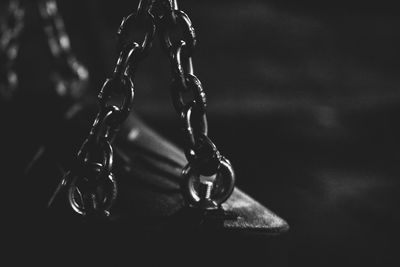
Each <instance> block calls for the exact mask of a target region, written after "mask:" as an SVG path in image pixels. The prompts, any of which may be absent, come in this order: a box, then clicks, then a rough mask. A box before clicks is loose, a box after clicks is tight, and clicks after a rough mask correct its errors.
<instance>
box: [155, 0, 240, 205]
mask: <svg viewBox="0 0 400 267" xmlns="http://www.w3.org/2000/svg"><path fill="white" fill-rule="evenodd" d="M162 3H164V4H163V6H164V13H163V14H158V16H156V18H157V27H158V30H159V31H160V32H159V38H160V43H161V45H162V47H163V48H164V50H165V51H166V53H167V55H168V57H169V60H170V64H171V73H172V82H171V97H172V103H173V106H174V108H175V110H176V112H177V113H178V114H179V115H180V118H181V121H182V125H183V130H184V134H185V137H186V149H185V153H186V158H187V160H188V164H187V165H186V166H185V168H184V169H183V171H182V175H183V178H184V180H183V184H182V190H183V194H184V195H185V196H186V199H187V201H188V203H189V204H190V205H192V206H194V207H198V208H201V209H217V208H220V206H221V204H222V203H223V202H224V201H226V200H227V199H228V198H229V196H230V195H231V194H232V191H233V189H234V184H235V174H234V171H233V168H232V165H231V163H230V162H229V161H228V160H227V159H226V158H225V157H223V156H222V155H221V154H220V152H219V151H218V149H217V147H216V145H215V144H214V143H213V142H212V140H211V139H210V138H209V137H208V123H207V116H206V106H207V100H206V94H205V92H204V90H203V86H202V84H201V82H200V80H199V79H198V78H197V76H196V75H195V73H194V70H193V60H192V56H193V54H194V50H195V47H196V44H197V39H196V34H195V30H194V27H193V25H192V22H191V21H190V18H189V17H188V15H187V14H186V13H185V12H183V11H182V10H179V9H178V6H177V3H176V1H171V0H169V1H167V0H165V1H162ZM159 5H160V4H159Z"/></svg>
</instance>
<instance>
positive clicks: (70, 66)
mask: <svg viewBox="0 0 400 267" xmlns="http://www.w3.org/2000/svg"><path fill="white" fill-rule="evenodd" d="M38 10H39V14H40V16H41V18H42V22H43V28H44V32H45V34H46V36H47V42H48V45H49V48H50V52H51V54H52V55H53V57H54V60H55V62H54V64H55V68H54V69H55V71H54V72H53V74H52V75H51V79H52V81H53V82H54V84H55V88H56V91H57V93H58V94H60V95H62V96H63V95H69V96H72V97H74V98H77V97H79V96H81V95H82V94H83V92H84V91H85V89H86V87H87V84H88V80H89V72H88V70H87V69H86V67H85V66H84V65H83V64H82V63H80V62H79V61H78V60H77V58H76V57H75V55H74V54H73V53H72V50H71V44H70V39H69V36H68V34H67V32H66V30H65V25H64V20H63V18H62V17H61V15H60V14H59V11H58V6H57V2H56V1H55V0H39V1H38Z"/></svg>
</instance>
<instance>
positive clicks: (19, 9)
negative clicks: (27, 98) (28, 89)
mask: <svg viewBox="0 0 400 267" xmlns="http://www.w3.org/2000/svg"><path fill="white" fill-rule="evenodd" d="M24 17H25V8H24V7H23V6H22V5H21V2H20V1H19V0H12V1H10V2H8V4H7V6H6V14H5V16H4V18H3V20H2V21H0V62H1V65H0V95H1V96H2V97H3V98H5V99H10V98H11V97H12V95H13V94H14V92H15V90H16V88H17V86H18V76H17V72H16V59H17V56H18V51H19V41H20V38H21V32H22V30H23V28H24V26H25V23H24Z"/></svg>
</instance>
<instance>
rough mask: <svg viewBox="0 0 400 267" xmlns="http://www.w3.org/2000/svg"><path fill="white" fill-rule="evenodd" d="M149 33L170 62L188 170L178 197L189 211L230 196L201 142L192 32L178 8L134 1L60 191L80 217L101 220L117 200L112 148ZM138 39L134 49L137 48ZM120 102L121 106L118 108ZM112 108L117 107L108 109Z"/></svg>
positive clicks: (227, 177) (220, 166)
mask: <svg viewBox="0 0 400 267" xmlns="http://www.w3.org/2000/svg"><path fill="white" fill-rule="evenodd" d="M156 26H157V28H158V33H159V37H160V40H161V44H162V46H163V48H164V50H165V51H166V52H167V54H168V56H169V59H170V62H171V70H172V82H171V95H172V101H173V105H174V107H175V109H176V111H177V113H178V114H179V115H180V118H181V121H182V124H183V126H184V127H183V128H184V132H185V139H186V142H185V143H186V149H185V154H186V157H187V160H188V164H187V165H186V166H185V167H184V168H183V171H182V176H183V184H182V190H183V194H184V196H185V197H186V200H187V201H188V203H189V205H191V206H194V207H198V208H201V209H203V210H214V209H219V208H220V207H221V204H222V203H223V202H225V201H226V200H227V199H228V198H229V196H230V195H231V194H232V192H233V189H234V185H235V175H234V172H233V168H232V165H231V164H230V162H229V161H228V160H227V159H226V158H225V157H224V156H222V155H221V153H220V152H219V151H218V149H217V147H216V146H215V144H214V143H213V142H212V141H211V139H210V138H209V137H208V124H207V116H206V96H205V92H204V90H203V87H202V85H201V82H200V80H199V79H198V78H197V76H196V75H195V74H194V70H193V64H192V56H193V53H194V49H195V46H196V35H195V31H194V28H193V25H192V23H191V21H190V19H189V17H188V16H187V15H186V13H185V12H183V11H181V10H179V9H178V7H177V3H176V1H172V0H160V1H157V0H141V1H140V3H139V6H138V9H137V12H136V13H132V14H130V15H128V16H127V17H125V18H124V19H123V20H122V23H121V26H120V28H119V30H118V38H119V40H118V47H117V48H118V51H119V57H118V60H117V64H116V67H115V69H114V72H113V75H112V76H111V78H109V79H107V80H106V82H105V83H104V85H103V87H102V89H101V91H100V94H99V96H98V100H99V112H98V114H97V117H96V119H95V121H94V123H93V126H92V128H91V131H90V133H89V135H88V137H87V138H86V140H85V141H84V143H83V145H82V146H81V148H80V150H79V152H78V155H77V159H76V164H75V165H74V166H73V168H72V170H71V171H69V172H68V173H67V174H66V176H65V177H64V178H63V180H62V182H61V186H60V187H59V188H61V187H62V186H66V185H69V186H68V199H69V203H70V205H71V207H72V208H73V209H74V210H75V211H76V212H77V213H79V214H82V215H93V214H94V215H99V214H100V215H106V216H107V215H109V214H110V209H111V207H112V205H113V203H114V201H115V199H116V197H117V191H118V190H117V181H116V179H115V178H114V176H113V174H112V167H113V147H112V141H113V139H114V137H115V135H116V133H117V131H118V129H119V127H120V125H121V124H122V123H123V122H124V121H125V119H126V118H127V116H128V115H129V112H130V109H131V105H132V101H133V96H134V88H133V82H132V77H133V75H134V73H135V70H136V65H137V63H138V61H140V60H142V59H143V58H144V57H145V56H146V55H147V54H148V52H149V49H150V48H151V46H152V43H153V39H154V35H155V32H156ZM138 35H141V38H139V39H140V40H142V41H141V42H137V39H138V37H137V36H138ZM113 96H118V97H119V98H114V99H113ZM121 98H122V101H117V100H118V99H121ZM116 101H117V102H120V105H116V104H114V103H115V102H116ZM56 194H57V192H56ZM51 201H52V200H51ZM51 201H50V203H51Z"/></svg>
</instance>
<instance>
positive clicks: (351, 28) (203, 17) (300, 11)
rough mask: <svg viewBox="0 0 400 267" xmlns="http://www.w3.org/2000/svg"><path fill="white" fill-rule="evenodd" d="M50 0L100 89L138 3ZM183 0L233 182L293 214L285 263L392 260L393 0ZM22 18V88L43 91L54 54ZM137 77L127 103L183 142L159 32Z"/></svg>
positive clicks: (399, 195)
mask: <svg viewBox="0 0 400 267" xmlns="http://www.w3.org/2000/svg"><path fill="white" fill-rule="evenodd" d="M58 2H59V9H60V13H61V15H62V16H63V18H64V20H65V26H66V30H67V32H68V33H69V35H70V38H71V45H72V49H73V51H74V53H75V54H76V56H77V58H78V59H79V60H80V61H81V62H82V63H83V64H84V65H85V66H87V68H88V70H89V72H90V88H89V90H90V93H91V94H93V95H95V94H97V92H98V90H100V88H101V85H102V84H103V82H104V80H105V78H106V77H107V76H108V75H110V74H111V72H112V70H113V66H114V64H115V60H116V54H115V53H116V50H115V47H116V31H117V29H118V26H119V24H120V22H121V19H122V17H123V16H126V15H128V14H129V13H130V12H132V11H134V10H135V9H136V7H137V3H138V1H134V0H132V1H127V0H114V1H95V0H79V1H58ZM179 7H180V9H182V10H184V11H185V12H186V13H187V14H188V15H189V17H190V18H191V20H192V22H193V24H194V27H195V29H196V33H197V36H198V41H199V42H198V46H197V48H196V52H195V55H194V67H195V72H196V74H197V76H198V77H199V78H200V80H201V81H202V84H203V86H204V89H205V91H206V93H207V97H208V109H207V111H208V118H209V129H210V133H209V134H210V136H211V138H212V139H213V140H214V141H215V143H216V144H217V146H218V147H219V148H220V150H221V151H222V153H223V154H224V155H226V156H227V157H228V158H229V159H230V160H231V161H232V163H233V164H234V167H235V170H236V173H237V185H238V187H239V188H241V189H243V190H244V191H245V192H247V193H248V194H250V195H251V196H252V197H254V198H255V199H257V200H258V201H260V202H261V203H262V204H264V205H265V206H266V207H268V208H270V209H271V210H273V211H275V212H276V213H277V214H278V215H280V216H281V217H283V218H284V219H285V220H287V221H288V223H289V224H290V227H291V229H290V231H289V233H288V234H287V235H286V239H287V240H286V243H285V249H286V251H287V255H286V254H285V255H286V256H285V257H286V265H287V266H398V265H396V262H397V263H398V261H399V260H398V251H399V250H398V248H397V243H398V237H399V230H398V229H397V227H398V225H399V223H400V216H399V214H398V209H397V208H398V204H399V200H400V180H399V176H400V170H399V168H398V166H399V161H400V153H399V151H400V141H399V138H398V137H399V134H400V127H399V123H398V121H399V117H400V76H399V75H398V74H399V73H400V64H399V61H400V55H399V47H400V30H399V29H400V16H399V11H398V9H397V7H396V5H395V3H394V1H393V2H389V1H379V2H376V1H375V2H372V1H371V2H368V1H367V2H362V3H360V2H356V1H353V0H349V1H335V2H333V1H330V2H326V1H313V0H306V1H301V2H300V1H290V0H289V1H277V0H268V1H256V0H246V1H245V0H230V1H224V0H218V1H215V0H214V1H211V0H202V1H195V0H182V1H179ZM31 21H32V23H31V24H30V25H28V27H27V28H28V29H29V30H27V31H26V32H27V34H25V36H24V37H23V40H22V42H23V44H24V46H25V48H24V49H21V52H20V53H21V56H20V58H21V59H20V61H21V62H23V64H21V65H22V66H21V68H22V69H25V70H29V71H25V73H26V74H25V75H26V76H25V78H21V79H23V80H25V81H29V85H26V86H25V87H26V88H27V89H25V90H26V93H28V92H27V91H29V90H34V91H35V92H38V91H37V90H39V91H40V90H41V89H40V88H43V87H42V86H41V79H40V77H41V75H43V73H45V69H46V68H49V66H47V65H46V64H45V63H44V62H45V60H42V59H46V58H47V57H49V56H50V55H49V54H48V52H45V49H42V48H41V47H46V40H45V38H44V37H43V36H42V37H41V36H40V34H43V33H40V32H41V31H40V27H41V26H40V23H35V18H32V19H31ZM39 37H40V38H39ZM38 58H39V60H38ZM134 81H135V85H136V96H135V100H134V107H133V110H134V112H135V113H137V114H138V115H139V116H140V117H141V118H143V119H144V121H145V122H147V123H148V124H149V125H150V126H152V127H154V128H155V129H156V130H157V131H158V132H159V133H161V134H163V135H164V136H166V137H168V138H169V139H170V140H171V141H173V142H174V143H175V144H177V145H181V141H180V137H181V133H180V130H179V129H180V128H179V120H178V116H177V115H176V113H175V112H174V110H173V107H172V104H171V99H170V95H169V82H170V68H169V62H168V59H167V57H166V56H165V54H164V53H163V51H162V50H161V49H160V46H159V43H158V41H156V42H155V44H154V47H153V49H152V50H151V53H150V56H149V57H148V58H146V59H145V60H144V61H143V62H142V63H141V64H140V67H139V68H138V72H137V75H136V77H135V80H134ZM26 83H27V82H26ZM38 88H39V89H38ZM257 253H263V250H262V248H259V249H258V250H257ZM266 253H267V252H266Z"/></svg>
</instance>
